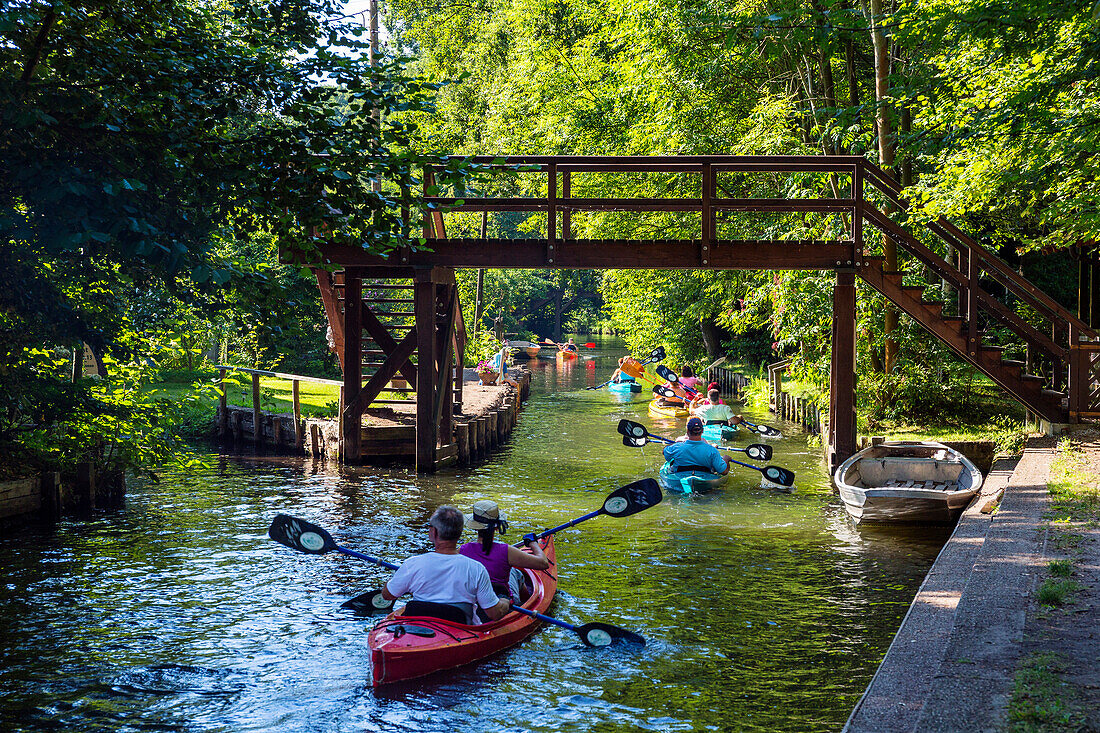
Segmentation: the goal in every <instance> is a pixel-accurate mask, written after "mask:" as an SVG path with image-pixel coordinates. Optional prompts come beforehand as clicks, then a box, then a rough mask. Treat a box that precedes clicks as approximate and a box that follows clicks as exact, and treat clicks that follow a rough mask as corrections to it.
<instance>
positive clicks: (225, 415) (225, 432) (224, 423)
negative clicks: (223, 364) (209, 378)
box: [218, 369, 229, 440]
mask: <svg viewBox="0 0 1100 733" xmlns="http://www.w3.org/2000/svg"><path fill="white" fill-rule="evenodd" d="M228 374H229V370H228V369H222V370H221V390H222V393H221V396H220V397H219V398H218V408H219V409H220V410H221V421H220V423H219V428H218V433H219V434H220V435H221V438H222V440H225V439H226V438H228V437H229V400H228V398H227V397H226V394H227V393H226V384H225V380H226V377H227V376H228Z"/></svg>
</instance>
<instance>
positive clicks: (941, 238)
mask: <svg viewBox="0 0 1100 733" xmlns="http://www.w3.org/2000/svg"><path fill="white" fill-rule="evenodd" d="M473 161H474V162H476V163H478V164H479V165H480V166H481V167H482V169H483V170H489V171H494V172H498V173H499V174H500V175H501V176H504V177H507V176H527V177H528V178H530V177H532V176H537V177H539V178H540V179H541V181H540V183H539V184H538V185H539V187H540V189H541V195H538V196H532V197H490V196H484V197H470V196H464V197H462V198H459V197H457V196H450V197H448V196H433V197H428V196H426V200H427V202H428V204H429V205H430V206H431V207H432V213H431V214H430V215H425V216H424V217H423V221H424V223H423V238H424V239H425V240H426V246H425V247H424V248H422V249H419V250H417V251H412V250H409V249H399V250H396V251H394V252H393V253H392V254H390V255H389V256H388V257H380V256H376V255H370V254H368V253H366V252H364V251H362V250H358V249H354V248H348V247H338V246H332V245H323V246H322V247H321V253H322V256H323V258H324V262H325V264H328V265H335V266H337V267H338V268H340V272H338V273H337V274H336V275H335V277H333V276H330V275H329V274H328V273H327V272H322V271H320V270H319V271H318V273H319V274H318V282H319V285H320V288H321V292H322V295H323V297H324V302H325V306H326V310H327V314H328V318H329V322H330V324H331V327H332V330H333V333H334V335H335V336H336V340H337V344H338V346H339V349H340V353H341V363H342V366H343V369H344V384H345V388H344V392H345V395H346V396H347V397H346V401H345V404H344V409H343V414H342V416H341V419H342V421H343V441H344V446H343V448H344V450H343V455H344V456H345V459H346V460H350V461H353V462H354V461H355V460H356V459H355V457H358V456H360V450H361V446H360V444H359V440H360V438H359V436H360V431H359V425H360V423H361V419H362V414H363V410H364V409H365V408H366V407H367V406H368V405H369V404H370V403H371V402H372V401H376V399H377V397H378V395H379V394H380V392H381V391H382V390H383V389H387V388H390V386H392V380H393V379H394V378H396V377H400V378H401V379H403V382H404V384H405V385H407V386H404V387H399V389H407V390H409V391H414V392H415V393H416V405H417V408H416V466H417V470H418V471H432V470H434V468H435V466H436V465H437V463H438V461H439V458H440V456H441V455H445V454H447V453H448V452H449V451H450V450H451V447H450V446H451V443H452V440H453V439H452V426H451V416H452V410H453V409H454V406H455V403H456V400H457V402H458V403H459V404H460V403H461V384H462V379H461V373H462V372H461V365H462V351H463V347H464V339H465V329H464V327H463V324H462V316H461V309H460V307H459V303H458V296H457V289H456V287H455V280H454V268H458V267H502V268H571V269H605V268H609V269H610V268H614V269H714V270H721V269H729V270H833V271H834V272H835V273H836V282H835V285H834V287H833V300H832V310H833V328H832V369H831V377H830V381H831V408H830V413H829V414H830V419H829V427H828V444H829V446H830V450H829V455H830V462H831V463H832V464H833V465H836V464H837V463H838V462H839V461H841V460H843V459H844V458H846V457H847V456H849V455H851V454H852V453H853V452H854V451H855V448H856V417H855V389H856V384H855V373H856V372H855V353H856V285H855V279H856V277H860V278H862V279H863V280H864V281H865V282H866V283H868V284H869V285H870V286H871V287H872V288H874V289H875V290H877V291H878V292H879V293H881V294H882V295H883V296H884V297H886V298H887V299H888V300H890V301H891V302H892V303H893V304H894V305H896V306H897V307H898V308H899V309H900V310H902V311H904V312H905V313H907V314H909V316H910V317H912V318H913V319H914V320H915V321H916V322H917V323H919V324H920V325H921V326H923V327H924V328H925V329H926V330H927V331H928V332H929V333H931V334H932V335H934V336H935V337H936V338H938V339H940V340H941V341H943V342H944V343H946V344H947V345H948V346H950V347H951V348H952V349H953V350H954V351H955V353H957V354H958V355H959V356H960V357H962V359H964V360H965V361H967V362H968V363H970V364H972V365H973V366H974V367H975V368H977V369H978V370H980V371H981V372H982V373H984V374H986V375H987V376H988V377H989V378H990V379H992V380H993V381H994V382H995V383H996V384H998V385H999V386H1000V387H1002V388H1003V389H1004V390H1005V391H1006V392H1008V393H1009V394H1010V395H1012V396H1013V397H1014V398H1015V399H1017V400H1018V401H1019V402H1021V403H1022V404H1023V405H1024V406H1025V407H1026V408H1027V409H1028V410H1030V411H1031V412H1032V413H1034V414H1036V415H1038V416H1041V417H1042V418H1044V419H1046V420H1048V421H1050V422H1053V423H1068V422H1077V421H1079V420H1080V419H1081V418H1084V417H1098V416H1100V387H1098V381H1100V380H1098V369H1100V367H1098V354H1100V342H1098V338H1097V335H1096V333H1095V332H1094V331H1093V330H1091V329H1090V328H1089V326H1088V325H1087V324H1086V323H1084V322H1083V321H1082V320H1081V319H1079V318H1078V317H1077V316H1075V315H1074V314H1072V313H1070V312H1068V311H1067V310H1066V309H1064V308H1063V307H1061V306H1060V305H1059V304H1058V303H1056V302H1055V301H1054V300H1053V299H1051V298H1050V297H1049V296H1047V295H1046V294H1044V293H1043V292H1041V291H1040V290H1039V289H1038V288H1036V287H1035V286H1034V285H1032V284H1031V283H1029V282H1028V281H1027V280H1025V279H1024V278H1023V277H1021V276H1020V275H1019V274H1018V273H1016V272H1015V271H1014V270H1013V269H1012V268H1010V267H1009V266H1007V265H1006V264H1004V263H1003V262H1002V261H1001V260H999V259H998V258H997V257H995V256H994V255H993V254H991V253H990V252H988V251H987V250H986V249H985V248H983V247H982V246H981V245H980V244H978V243H977V242H975V241H974V240H972V239H971V238H969V237H968V236H967V235H965V234H964V233H963V232H962V231H960V230H959V229H958V228H957V227H955V226H953V225H952V224H950V223H949V222H947V221H944V220H942V219H941V220H938V221H933V222H928V223H924V224H921V225H920V226H910V225H908V224H906V223H905V222H906V220H907V219H908V217H907V214H908V206H907V204H906V202H905V200H904V199H903V198H902V195H901V186H900V184H898V183H897V181H895V180H894V179H893V178H891V177H890V176H889V175H887V174H886V173H885V172H883V171H882V170H881V169H880V168H878V167H877V166H875V165H874V164H872V163H870V162H868V161H867V160H865V159H864V158H862V157H858V156H824V157H816V156H754V157H743V156H683V157H680V156H675V157H590V156H517V157H509V158H489V157H485V158H474V159H473ZM761 176H764V177H769V176H770V177H771V178H772V179H774V178H776V177H777V176H782V177H784V178H785V179H788V180H789V179H791V178H792V177H793V178H798V179H800V180H804V181H809V182H811V183H812V184H813V185H803V186H802V190H805V191H809V192H814V193H807V194H806V196H805V197H797V196H796V197H792V198H782V199H778V198H751V197H738V196H737V195H736V194H738V193H739V192H745V191H751V190H752V181H753V179H754V178H756V179H757V180H758V178H759V177H761ZM423 180H424V181H425V194H427V193H428V191H429V185H430V183H431V181H432V171H431V170H425V171H424V175H423ZM624 180H631V181H634V182H635V183H636V182H638V181H642V182H644V185H645V186H646V187H647V188H648V189H650V190H664V191H672V192H674V193H676V194H677V195H675V196H672V195H668V196H652V197H640V196H629V197H614V196H611V195H607V194H606V192H613V191H614V190H615V189H616V187H617V186H619V185H620V184H621V182H622V181H624ZM636 188H637V187H636ZM821 192H827V193H829V194H831V195H830V196H828V197H820V193H821ZM592 193H599V194H604V195H597V196H593V195H591V194H592ZM578 194H581V195H578ZM440 211H447V212H456V213H457V214H459V215H462V213H463V212H510V213H514V212H520V213H522V214H524V215H526V216H527V217H528V222H530V221H531V217H532V216H533V215H534V216H538V217H542V216H543V215H544V216H545V219H544V222H545V224H544V225H542V226H541V229H542V231H541V235H539V234H536V235H534V236H532V235H531V234H530V233H528V234H527V236H526V237H525V238H514V239H502V238H488V237H485V236H476V237H466V238H451V237H448V236H447V233H446V229H445V227H444V221H443V216H444V215H443V214H442V213H440ZM608 212H619V213H618V214H616V216H619V217H622V212H627V213H628V214H633V215H634V216H635V217H637V218H639V219H645V218H646V217H653V216H657V217H658V218H660V219H661V221H660V223H659V229H660V231H662V232H666V231H676V232H687V234H685V235H682V236H681V237H680V238H672V239H663V238H602V239H588V238H577V237H576V236H575V234H574V228H575V227H576V226H578V225H579V226H580V228H581V229H583V230H584V231H590V230H592V229H593V227H592V226H591V224H592V222H593V221H594V220H595V218H597V217H606V216H607V215H608ZM746 214H751V215H755V216H757V217H758V218H767V217H768V216H771V217H772V218H773V219H772V220H773V222H774V221H775V216H776V215H780V216H785V217H787V218H786V219H780V225H779V226H773V229H774V230H775V231H784V232H785V231H790V228H793V227H798V226H800V225H803V224H810V223H814V224H816V230H817V231H831V232H833V234H834V237H835V238H833V239H814V240H803V239H780V238H778V237H774V238H758V239H743V238H732V237H733V234H734V233H737V232H743V231H744V227H743V225H742V224H740V223H739V221H740V218H743V215H746ZM662 217H663V218H662ZM479 218H480V217H479ZM653 228H654V227H653V225H652V224H650V225H649V230H652V229H653ZM617 229H618V230H620V231H629V232H636V231H645V230H646V228H645V226H644V222H643V224H642V225H636V226H634V227H631V226H630V225H619V226H618V227H617ZM877 235H882V236H885V237H888V238H890V239H891V240H893V241H894V242H895V243H896V244H897V245H898V247H899V250H902V251H904V252H906V253H908V255H909V263H910V265H911V266H913V267H919V268H923V269H924V270H925V272H931V273H934V276H936V277H938V278H940V279H941V281H942V283H943V287H939V288H936V289H934V292H930V293H926V292H925V289H924V287H923V286H918V285H915V284H907V282H906V280H907V271H891V270H887V269H886V268H885V264H884V263H885V259H884V257H883V256H881V255H879V254H876V251H877V250H878V249H879V245H878V242H879V240H880V237H879V236H877ZM872 237H873V240H872ZM401 283H404V284H401ZM388 292H402V293H409V295H408V296H407V297H386V294H387V293H388ZM944 292H948V293H951V294H952V295H951V297H950V298H946V299H945V298H944V297H943V296H942V293H944ZM1006 303H1008V304H1006ZM1016 303H1020V304H1024V305H1026V306H1027V308H1028V310H1029V311H1030V317H1029V318H1028V319H1024V318H1023V317H1021V316H1019V315H1018V314H1017V312H1016V309H1015V308H1014V307H1013V305H1014V304H1016ZM349 304H355V306H356V307H349ZM402 317H403V318H405V319H406V320H405V321H400V323H401V324H402V325H398V323H399V321H397V320H395V319H399V318H402ZM387 319H389V320H387ZM409 319H411V321H410V320H409ZM992 325H999V326H1000V327H1003V328H1007V329H1008V330H1010V331H1011V332H1012V333H1013V334H1015V336H1016V337H1017V338H1018V339H1020V340H1021V341H1022V342H1023V343H1024V344H1026V359H1025V360H1008V359H1004V358H1003V355H1002V351H1003V349H1002V348H1000V347H997V346H991V345H987V344H986V343H985V342H984V339H985V332H986V330H987V328H989V327H990V326H992ZM364 377H366V378H367V381H366V383H365V384H364V382H363V379H364ZM388 385H389V386H388Z"/></svg>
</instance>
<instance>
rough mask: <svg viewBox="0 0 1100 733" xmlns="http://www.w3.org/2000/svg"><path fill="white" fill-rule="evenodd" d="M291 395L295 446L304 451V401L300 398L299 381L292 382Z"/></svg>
mask: <svg viewBox="0 0 1100 733" xmlns="http://www.w3.org/2000/svg"><path fill="white" fill-rule="evenodd" d="M290 384H291V395H292V399H293V400H294V446H295V447H296V448H297V449H298V450H301V449H302V443H303V442H305V434H304V432H303V430H302V401H301V399H300V398H299V396H298V384H299V380H297V379H294V380H291V383H290Z"/></svg>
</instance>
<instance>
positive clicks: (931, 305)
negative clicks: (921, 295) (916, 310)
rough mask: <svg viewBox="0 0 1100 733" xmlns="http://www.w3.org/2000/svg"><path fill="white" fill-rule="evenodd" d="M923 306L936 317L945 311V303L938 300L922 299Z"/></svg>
mask: <svg viewBox="0 0 1100 733" xmlns="http://www.w3.org/2000/svg"><path fill="white" fill-rule="evenodd" d="M920 304H921V307H922V308H924V309H925V310H926V311H928V312H929V313H931V314H932V315H933V316H934V317H936V318H939V317H940V315H941V314H942V313H943V303H940V302H939V301H936V300H922V301H921V303H920Z"/></svg>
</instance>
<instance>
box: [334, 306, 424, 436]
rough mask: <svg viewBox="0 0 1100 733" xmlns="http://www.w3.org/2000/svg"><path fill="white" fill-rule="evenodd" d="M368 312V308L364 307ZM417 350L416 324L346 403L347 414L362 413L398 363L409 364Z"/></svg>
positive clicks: (384, 386) (387, 381)
mask: <svg viewBox="0 0 1100 733" xmlns="http://www.w3.org/2000/svg"><path fill="white" fill-rule="evenodd" d="M363 310H364V312H366V309H365V308H364V309H363ZM414 351H416V327H415V326H414V327H413V328H412V329H410V330H409V332H408V333H407V334H405V338H403V339H401V343H399V344H397V345H396V346H395V348H394V350H393V351H391V352H390V353H389V355H388V356H387V357H386V362H385V363H384V364H382V366H380V367H379V368H378V371H377V372H375V373H374V374H373V375H372V376H371V378H370V380H369V381H368V382H367V383H366V384H365V385H363V388H362V389H361V390H359V394H357V395H355V396H354V397H352V398H351V399H349V400H347V402H346V404H345V405H344V414H345V415H362V414H363V410H365V409H366V408H367V405H369V404H370V403H371V401H372V400H373V399H374V398H375V397H377V396H378V394H379V393H380V392H381V391H382V390H383V389H385V388H386V384H388V383H389V381H390V380H391V379H393V377H394V375H395V374H397V371H398V368H399V367H398V364H402V365H404V364H407V363H408V361H409V357H410V356H412V353H413V352H414Z"/></svg>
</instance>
